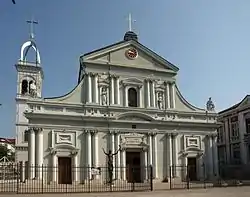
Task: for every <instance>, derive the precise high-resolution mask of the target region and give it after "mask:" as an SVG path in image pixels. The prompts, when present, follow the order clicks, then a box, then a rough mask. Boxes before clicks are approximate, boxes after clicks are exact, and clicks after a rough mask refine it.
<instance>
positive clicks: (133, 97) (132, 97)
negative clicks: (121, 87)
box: [128, 88, 137, 107]
mask: <svg viewBox="0 0 250 197" xmlns="http://www.w3.org/2000/svg"><path fill="white" fill-rule="evenodd" d="M128 106H129V107H137V91H136V89H135V88H129V89H128Z"/></svg>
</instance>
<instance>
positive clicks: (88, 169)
mask: <svg viewBox="0 0 250 197" xmlns="http://www.w3.org/2000/svg"><path fill="white" fill-rule="evenodd" d="M90 170H91V169H90V166H89V165H88V166H87V177H88V182H89V185H88V189H89V193H90V192H91V186H90V181H91V180H90V179H91V177H90Z"/></svg>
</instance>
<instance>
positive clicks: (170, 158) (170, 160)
mask: <svg viewBox="0 0 250 197" xmlns="http://www.w3.org/2000/svg"><path fill="white" fill-rule="evenodd" d="M167 144H168V146H167V149H168V174H169V169H170V168H171V174H169V177H170V176H171V177H172V175H173V154H172V134H171V133H169V134H167Z"/></svg>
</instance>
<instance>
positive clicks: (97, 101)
mask: <svg viewBox="0 0 250 197" xmlns="http://www.w3.org/2000/svg"><path fill="white" fill-rule="evenodd" d="M94 99H95V103H99V89H98V75H97V74H95V75H94Z"/></svg>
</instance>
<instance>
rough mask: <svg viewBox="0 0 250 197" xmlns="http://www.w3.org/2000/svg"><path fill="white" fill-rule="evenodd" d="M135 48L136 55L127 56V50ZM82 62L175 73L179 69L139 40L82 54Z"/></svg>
mask: <svg viewBox="0 0 250 197" xmlns="http://www.w3.org/2000/svg"><path fill="white" fill-rule="evenodd" d="M131 49H132V50H135V56H136V57H132V58H131V57H129V55H128V51H129V50H131ZM81 58H83V61H84V62H90V63H95V62H96V63H103V64H106V63H110V64H112V65H119V66H125V67H133V68H142V69H150V70H159V71H163V72H164V71H165V72H173V73H176V72H177V71H178V70H179V69H178V68H177V67H176V66H174V65H173V64H171V63H170V62H168V61H167V60H165V59H164V58H162V57H161V56H159V55H157V54H156V53H154V52H153V51H151V50H150V49H148V48H147V47H145V46H144V45H142V44H140V43H139V42H136V41H133V40H130V41H123V42H119V43H116V44H113V45H110V46H107V47H105V48H102V49H99V50H96V51H93V52H90V53H87V54H85V55H84V56H82V57H81Z"/></svg>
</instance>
